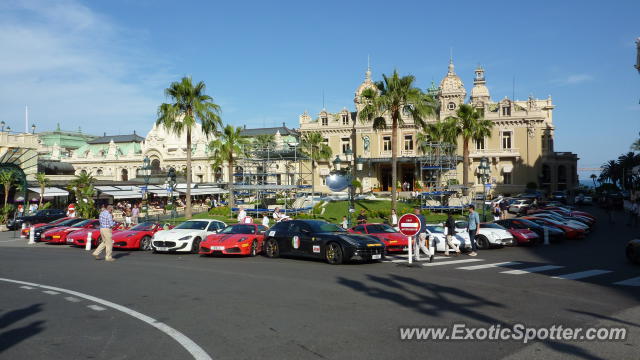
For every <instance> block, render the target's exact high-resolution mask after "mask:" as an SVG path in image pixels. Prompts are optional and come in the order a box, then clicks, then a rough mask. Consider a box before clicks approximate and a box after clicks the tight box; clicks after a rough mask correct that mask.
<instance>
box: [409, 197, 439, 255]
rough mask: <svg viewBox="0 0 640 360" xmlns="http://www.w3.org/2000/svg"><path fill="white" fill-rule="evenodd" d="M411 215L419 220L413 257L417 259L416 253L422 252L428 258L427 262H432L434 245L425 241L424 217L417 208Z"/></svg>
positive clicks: (425, 224)
mask: <svg viewBox="0 0 640 360" xmlns="http://www.w3.org/2000/svg"><path fill="white" fill-rule="evenodd" d="M413 213H414V214H415V215H416V216H417V217H418V219H419V220H420V232H419V233H418V236H417V239H416V243H415V245H414V249H415V250H416V251H415V255H414V256H415V257H416V259H417V257H418V251H420V250H422V252H423V253H424V254H425V255H427V256H428V257H429V262H433V255H434V254H435V243H434V242H433V241H427V238H428V235H427V219H425V217H424V215H422V214H421V213H420V208H419V207H416V208H414V209H413ZM445 247H446V244H445Z"/></svg>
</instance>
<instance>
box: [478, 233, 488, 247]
mask: <svg viewBox="0 0 640 360" xmlns="http://www.w3.org/2000/svg"><path fill="white" fill-rule="evenodd" d="M476 241H477V242H478V248H480V249H481V250H486V249H488V248H489V246H490V244H489V239H487V238H486V237H485V236H484V235H478V238H477V239H476Z"/></svg>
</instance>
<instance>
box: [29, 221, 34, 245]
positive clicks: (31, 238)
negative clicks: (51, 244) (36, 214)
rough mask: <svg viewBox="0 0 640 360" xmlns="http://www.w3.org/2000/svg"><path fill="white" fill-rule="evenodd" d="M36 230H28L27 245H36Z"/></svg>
mask: <svg viewBox="0 0 640 360" xmlns="http://www.w3.org/2000/svg"><path fill="white" fill-rule="evenodd" d="M35 232H36V230H35V228H34V227H33V226H32V227H30V228H29V244H30V245H33V244H35V243H36V234H35Z"/></svg>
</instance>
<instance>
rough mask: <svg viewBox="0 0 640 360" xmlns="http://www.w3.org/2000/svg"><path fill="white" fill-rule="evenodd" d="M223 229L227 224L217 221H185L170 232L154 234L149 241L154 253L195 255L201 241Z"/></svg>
mask: <svg viewBox="0 0 640 360" xmlns="http://www.w3.org/2000/svg"><path fill="white" fill-rule="evenodd" d="M225 227H227V224H225V223H224V222H222V221H219V220H212V219H194V220H187V221H185V222H183V223H182V224H180V225H178V226H176V227H175V228H173V229H171V230H164V231H158V232H157V233H155V235H153V240H152V241H151V245H152V249H153V251H154V252H170V251H179V252H191V253H193V254H197V253H198V250H199V247H200V242H201V241H203V240H205V239H206V238H207V236H208V235H211V234H215V233H216V232H218V231H219V230H221V229H224V228H225Z"/></svg>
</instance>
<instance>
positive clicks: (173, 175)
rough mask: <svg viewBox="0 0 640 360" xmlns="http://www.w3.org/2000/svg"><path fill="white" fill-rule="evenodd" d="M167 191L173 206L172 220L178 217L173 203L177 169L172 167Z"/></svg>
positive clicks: (168, 175)
mask: <svg viewBox="0 0 640 360" xmlns="http://www.w3.org/2000/svg"><path fill="white" fill-rule="evenodd" d="M167 186H168V188H167V190H168V191H169V203H170V204H171V205H172V208H171V219H173V218H174V215H176V206H175V204H174V203H173V189H174V187H175V186H176V169H174V168H172V167H170V168H169V171H168V172H167Z"/></svg>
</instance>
